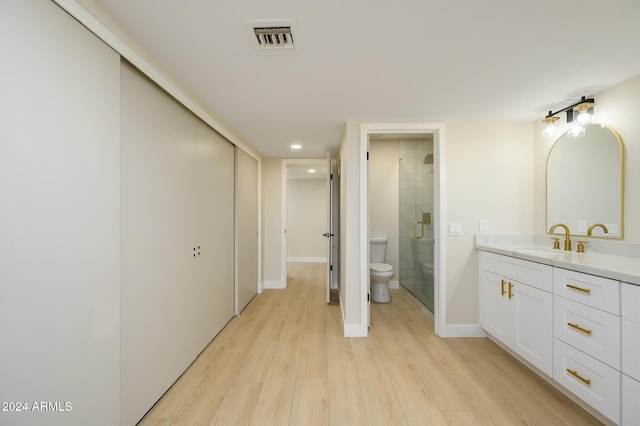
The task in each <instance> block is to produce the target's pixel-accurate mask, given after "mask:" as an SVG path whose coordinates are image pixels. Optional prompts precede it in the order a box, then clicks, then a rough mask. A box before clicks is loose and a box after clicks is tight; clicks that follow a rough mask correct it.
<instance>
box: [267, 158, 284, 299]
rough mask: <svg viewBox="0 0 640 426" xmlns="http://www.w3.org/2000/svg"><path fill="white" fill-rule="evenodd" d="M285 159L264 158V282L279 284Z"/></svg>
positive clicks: (280, 279) (269, 285)
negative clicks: (283, 166)
mask: <svg viewBox="0 0 640 426" xmlns="http://www.w3.org/2000/svg"><path fill="white" fill-rule="evenodd" d="M281 211H282V160H280V159H278V158H265V159H263V161H262V283H263V286H266V287H280V286H281V285H282V283H283V277H282V271H281V265H282V253H281V252H282V226H281V224H280V220H281V216H282V213H281Z"/></svg>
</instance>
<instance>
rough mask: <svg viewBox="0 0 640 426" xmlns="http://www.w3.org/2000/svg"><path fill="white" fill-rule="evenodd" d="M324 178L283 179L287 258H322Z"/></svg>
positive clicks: (324, 256) (324, 250) (324, 244)
mask: <svg viewBox="0 0 640 426" xmlns="http://www.w3.org/2000/svg"><path fill="white" fill-rule="evenodd" d="M327 229H328V228H327V181H326V179H288V180H287V261H289V262H305V261H306V262H312V261H315V262H326V260H327V240H326V238H325V237H324V236H322V234H324V233H325V232H327Z"/></svg>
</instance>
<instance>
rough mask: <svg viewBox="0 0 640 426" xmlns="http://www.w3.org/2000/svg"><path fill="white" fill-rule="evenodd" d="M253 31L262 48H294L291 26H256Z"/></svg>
mask: <svg viewBox="0 0 640 426" xmlns="http://www.w3.org/2000/svg"><path fill="white" fill-rule="evenodd" d="M253 32H254V33H255V35H256V40H258V45H260V48H262V49H269V48H275V49H293V35H292V34H291V27H254V28H253Z"/></svg>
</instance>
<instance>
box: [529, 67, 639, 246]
mask: <svg viewBox="0 0 640 426" xmlns="http://www.w3.org/2000/svg"><path fill="white" fill-rule="evenodd" d="M585 95H589V94H588V93H587V94H585ZM594 99H595V102H596V106H595V111H594V112H595V120H596V121H597V122H601V123H604V124H608V125H609V126H611V127H613V128H614V129H615V130H616V131H617V132H618V134H619V135H620V137H621V138H622V143H623V144H624V148H625V160H626V161H625V174H624V184H625V192H624V197H625V199H624V202H625V211H624V221H625V227H624V240H625V241H633V242H638V241H640V220H639V219H638V218H639V217H640V191H638V188H637V186H638V185H639V182H640V121H638V108H639V107H640V75H638V76H636V77H633V78H631V79H629V80H626V81H624V82H622V83H620V84H618V85H616V86H613V87H611V88H609V89H606V90H603V91H602V92H599V93H596V94H595V95H594ZM563 121H564V114H562V115H561V121H559V123H563ZM543 127H544V125H543V124H542V123H540V122H539V121H536V122H535V131H534V137H535V151H534V154H535V195H534V196H535V232H536V233H541V234H542V233H545V232H546V231H548V230H547V229H545V228H546V223H545V215H546V162H547V156H548V155H549V150H550V149H551V147H552V146H553V144H554V143H555V141H556V139H557V138H558V137H559V136H560V135H561V134H562V133H563V132H564V131H565V130H566V129H567V126H566V125H564V124H560V126H558V131H557V132H556V137H554V138H545V137H543V136H542V129H543Z"/></svg>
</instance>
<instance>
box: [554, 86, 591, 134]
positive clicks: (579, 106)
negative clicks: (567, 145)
mask: <svg viewBox="0 0 640 426" xmlns="http://www.w3.org/2000/svg"><path fill="white" fill-rule="evenodd" d="M595 104H596V103H595V100H594V99H593V98H587V97H586V96H583V97H582V99H580V101H578V102H576V103H574V104H572V105H569V106H567V107H564V108H562V109H560V110H558V111H556V112H552V111H549V114H547V116H546V117H545V118H544V119H543V120H542V122H543V123H546V124H547V127H545V129H544V131H543V134H544V135H545V136H553V134H554V133H555V131H556V125H555V122H556V121H558V120H559V119H560V117H556V115H557V114H560V113H561V112H566V113H567V124H568V123H572V122H573V121H574V116H575V115H576V113H577V116H575V123H574V125H573V126H572V127H571V130H570V132H571V134H572V135H574V136H578V135H580V134H581V133H582V132H583V131H584V124H585V123H586V122H588V121H589V120H591V118H593V107H594V106H595Z"/></svg>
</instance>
